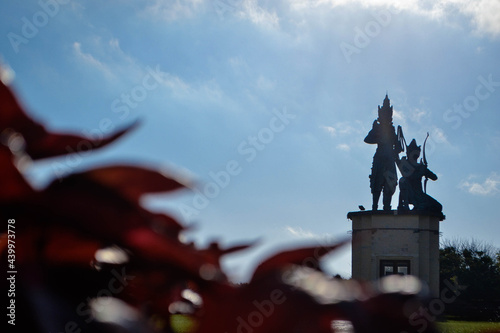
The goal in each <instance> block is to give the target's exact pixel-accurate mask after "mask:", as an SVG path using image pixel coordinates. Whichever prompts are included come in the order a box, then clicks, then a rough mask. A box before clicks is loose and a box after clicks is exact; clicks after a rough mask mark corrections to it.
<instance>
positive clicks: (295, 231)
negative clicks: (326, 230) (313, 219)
mask: <svg viewBox="0 0 500 333" xmlns="http://www.w3.org/2000/svg"><path fill="white" fill-rule="evenodd" d="M285 231H286V232H287V233H288V234H290V235H292V236H294V237H297V238H318V237H319V235H317V234H315V233H313V232H311V231H307V230H304V229H302V228H301V227H291V226H286V227H285Z"/></svg>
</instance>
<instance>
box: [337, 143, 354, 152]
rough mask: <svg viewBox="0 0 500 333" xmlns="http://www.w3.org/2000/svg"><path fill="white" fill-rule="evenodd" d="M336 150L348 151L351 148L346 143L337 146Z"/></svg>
mask: <svg viewBox="0 0 500 333" xmlns="http://www.w3.org/2000/svg"><path fill="white" fill-rule="evenodd" d="M337 149H340V150H343V151H349V150H351V147H349V145H348V144H347V143H340V144H338V145H337Z"/></svg>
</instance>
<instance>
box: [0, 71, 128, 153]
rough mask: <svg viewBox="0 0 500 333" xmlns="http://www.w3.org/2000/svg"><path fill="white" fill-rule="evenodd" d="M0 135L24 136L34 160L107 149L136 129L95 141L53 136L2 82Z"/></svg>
mask: <svg viewBox="0 0 500 333" xmlns="http://www.w3.org/2000/svg"><path fill="white" fill-rule="evenodd" d="M0 124H1V128H0V132H2V131H3V130H5V129H10V130H13V131H16V132H19V133H21V135H22V136H23V138H24V140H25V142H26V147H25V151H26V153H27V154H28V155H30V157H31V158H33V159H40V158H46V157H52V156H58V155H65V154H69V153H73V152H78V151H85V152H87V151H89V150H92V149H96V148H100V147H103V146H105V145H107V144H109V143H111V142H113V141H114V140H116V139H117V138H119V137H120V136H122V135H123V134H125V133H126V132H128V131H130V130H131V129H133V128H134V127H136V125H137V123H134V124H132V125H130V126H128V127H127V128H125V129H123V130H121V131H118V132H116V133H115V134H112V135H110V136H107V137H103V138H101V139H97V140H92V139H88V138H84V137H81V136H78V135H72V134H62V133H59V134H58V133H51V132H49V131H47V130H46V129H45V127H44V126H42V125H40V124H38V123H37V122H35V121H34V120H32V119H31V118H30V117H29V116H28V115H27V114H26V112H25V111H24V109H23V108H22V107H21V105H20V103H19V102H18V101H17V99H16V97H15V96H14V94H13V93H12V91H11V90H10V88H9V87H7V86H6V85H5V84H4V83H3V82H1V81H0Z"/></svg>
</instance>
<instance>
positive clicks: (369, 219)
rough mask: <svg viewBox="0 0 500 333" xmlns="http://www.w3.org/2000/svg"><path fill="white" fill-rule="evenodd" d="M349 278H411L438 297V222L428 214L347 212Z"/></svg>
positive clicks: (439, 218)
mask: <svg viewBox="0 0 500 333" xmlns="http://www.w3.org/2000/svg"><path fill="white" fill-rule="evenodd" d="M347 218H348V219H350V220H351V221H352V277H353V278H354V279H357V280H376V279H379V278H381V277H383V276H386V275H391V274H400V275H413V276H416V277H418V278H419V279H420V280H421V281H422V282H424V283H426V284H427V285H428V288H429V292H430V296H431V297H439V222H440V221H442V220H444V215H442V214H435V213H430V212H414V211H409V212H405V213H398V212H397V211H359V212H350V213H348V214H347Z"/></svg>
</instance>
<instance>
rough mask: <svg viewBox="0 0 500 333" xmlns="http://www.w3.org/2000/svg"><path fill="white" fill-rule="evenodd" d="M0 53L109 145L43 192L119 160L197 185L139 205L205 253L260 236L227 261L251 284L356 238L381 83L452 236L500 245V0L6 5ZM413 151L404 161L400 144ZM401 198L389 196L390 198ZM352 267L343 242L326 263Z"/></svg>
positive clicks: (77, 158) (61, 162) (445, 231)
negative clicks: (418, 153) (261, 268)
mask: <svg viewBox="0 0 500 333" xmlns="http://www.w3.org/2000/svg"><path fill="white" fill-rule="evenodd" d="M0 13H1V14H0V15H1V17H2V19H1V20H0V36H1V38H0V57H1V59H2V62H3V63H4V64H5V65H8V68H9V70H8V71H5V72H4V75H5V77H8V78H10V80H11V85H12V87H13V89H15V91H16V93H17V94H18V96H20V98H21V99H22V101H23V104H24V105H25V106H26V109H27V110H28V111H29V112H30V114H32V115H33V117H34V118H35V119H37V120H38V121H39V122H41V123H43V124H45V125H46V126H47V127H48V128H50V129H51V130H54V131H64V132H68V131H70V132H75V133H80V134H82V135H86V136H89V137H94V138H99V137H102V136H103V135H106V134H110V133H112V132H113V131H116V130H118V129H121V128H123V127H125V126H127V125H129V124H131V123H133V122H134V121H137V120H138V121H139V122H140V126H139V127H138V128H137V129H136V130H134V131H133V132H132V133H130V134H128V135H127V136H126V137H124V138H122V139H121V140H119V141H117V142H116V143H114V144H113V145H110V146H108V147H106V148H104V149H100V150H96V151H91V152H89V151H86V150H83V148H82V151H79V152H76V154H73V155H68V156H64V157H59V158H53V159H47V160H42V161H37V162H36V163H34V164H33V165H32V166H31V167H30V168H29V169H28V170H26V174H25V175H26V177H27V178H28V179H29V181H30V182H31V183H32V184H33V186H35V187H37V188H43V187H44V186H46V185H47V184H48V183H49V182H50V181H52V180H54V179H57V178H58V177H63V176H64V175H67V174H69V173H70V172H78V171H82V170H86V169H88V168H91V167H96V166H99V165H105V164H110V163H134V164H141V165H146V166H150V167H155V168H160V169H168V170H170V172H172V173H174V174H175V175H177V176H182V177H187V178H189V179H192V180H193V184H195V185H193V189H192V190H186V191H181V192H179V193H175V194H174V193H172V194H162V195H156V196H149V197H147V198H145V199H144V201H143V203H144V205H145V206H147V207H148V208H150V209H152V210H155V211H163V212H169V213H170V214H172V215H174V216H176V217H177V218H178V219H179V220H180V221H182V223H184V224H186V225H192V226H193V228H192V231H190V232H188V233H186V235H185V236H186V239H188V240H193V241H195V242H196V244H198V245H199V246H205V245H206V244H208V242H210V241H213V240H218V241H220V242H221V243H222V245H224V246H230V245H234V244H239V243H241V242H257V245H255V246H254V247H253V248H252V249H250V250H246V251H244V252H241V253H239V254H234V255H230V256H228V257H227V258H226V259H224V261H223V267H224V269H225V271H226V272H227V273H228V275H229V276H230V277H231V278H232V279H233V280H234V281H244V280H246V279H248V276H249V274H250V272H251V271H252V269H253V268H254V267H255V265H256V264H257V263H258V262H259V260H262V259H263V258H265V257H266V256H267V255H269V254H270V253H273V252H274V251H277V250H278V249H283V248H291V247H296V246H299V245H301V244H325V243H328V242H335V241H338V240H342V239H345V238H349V237H350V233H349V232H350V230H351V222H350V221H349V220H348V219H347V213H348V212H350V211H357V210H358V205H364V206H365V207H367V208H368V209H369V208H370V207H371V194H370V188H369V179H368V175H369V173H370V168H371V163H372V158H373V154H374V153H375V148H376V146H375V145H369V144H366V143H364V142H363V139H364V137H365V136H366V134H367V133H368V131H369V130H370V129H371V125H372V123H373V121H374V120H375V119H376V117H377V106H378V105H382V102H383V99H384V97H385V95H386V93H387V94H388V96H389V98H390V100H391V104H392V105H393V106H394V119H393V122H394V125H395V126H397V125H401V126H402V128H403V131H404V133H405V136H406V139H407V141H408V142H410V141H411V139H412V138H415V139H416V140H417V143H418V144H419V145H422V143H423V141H424V139H425V137H426V133H427V132H429V134H430V137H429V139H428V141H427V145H426V154H427V159H428V163H429V168H430V169H431V170H432V171H433V172H435V173H436V174H437V175H438V177H439V179H438V180H437V181H435V182H432V181H430V182H429V183H428V185H427V193H428V194H429V195H431V196H432V197H434V198H435V199H437V200H438V201H439V202H441V204H442V205H443V213H444V214H445V215H446V219H445V220H444V221H443V222H442V223H441V232H442V236H441V240H442V241H444V240H453V239H460V238H461V239H470V238H475V239H477V240H479V241H480V242H484V243H488V244H491V245H493V246H495V247H500V238H499V237H498V235H499V234H500V218H499V214H498V206H497V205H498V204H499V203H500V129H499V125H500V66H499V62H500V61H499V59H500V2H499V1H496V0H476V1H465V0H436V1H415V0H412V1H404V2H403V1H395V0H372V1H369V0H354V1H345V0H344V1H342V0H341V1H333V0H276V1H258V0H186V1H178V0H175V1H174V0H172V1H160V0H147V1H146V0H144V1H129V0H116V1H105V2H102V1H71V0H59V1H56V0H40V1H15V2H12V1H4V2H2V3H1V4H0ZM401 156H403V155H401ZM397 198H398V191H397V192H396V194H395V195H394V197H393V203H392V205H393V208H395V207H396V206H397ZM323 264H324V267H325V269H326V270H327V271H328V272H330V273H332V274H340V275H342V276H343V277H349V276H350V275H351V263H350V247H349V246H346V247H344V249H343V250H341V251H339V252H337V253H334V254H332V255H331V256H329V257H327V258H326V260H325V261H324V263H323Z"/></svg>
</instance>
